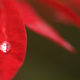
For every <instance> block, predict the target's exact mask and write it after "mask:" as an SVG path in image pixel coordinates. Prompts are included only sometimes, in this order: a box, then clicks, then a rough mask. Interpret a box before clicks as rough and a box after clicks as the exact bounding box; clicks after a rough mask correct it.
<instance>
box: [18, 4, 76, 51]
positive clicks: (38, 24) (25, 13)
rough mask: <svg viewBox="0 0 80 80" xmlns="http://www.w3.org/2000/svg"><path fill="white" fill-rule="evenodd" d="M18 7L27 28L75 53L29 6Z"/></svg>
mask: <svg viewBox="0 0 80 80" xmlns="http://www.w3.org/2000/svg"><path fill="white" fill-rule="evenodd" d="M18 5H19V8H20V11H21V15H22V18H23V20H24V23H25V24H26V26H27V28H29V29H31V30H32V31H34V32H36V33H38V34H40V35H43V36H45V37H47V38H49V39H51V40H52V41H54V42H56V43H58V44H59V45H60V46H62V47H64V48H65V49H67V50H68V51H71V52H74V51H75V49H74V48H73V47H72V46H71V45H70V44H69V43H68V42H67V41H66V40H64V39H63V38H62V37H61V36H60V35H59V34H58V32H57V31H56V30H55V29H54V28H51V26H50V25H49V24H47V23H46V22H45V21H43V20H42V19H41V18H40V16H38V15H37V13H36V12H35V11H34V9H33V8H32V7H31V6H30V4H28V3H26V4H25V3H18Z"/></svg>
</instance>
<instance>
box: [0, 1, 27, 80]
mask: <svg viewBox="0 0 80 80" xmlns="http://www.w3.org/2000/svg"><path fill="white" fill-rule="evenodd" d="M3 7H4V9H5V16H6V17H5V20H4V22H3V24H4V23H5V26H4V27H5V29H6V31H5V33H6V36H7V40H8V42H9V43H10V44H11V50H10V51H9V52H8V53H3V52H2V51H0V80H12V78H13V77H14V76H15V74H16V73H17V71H18V70H19V68H20V67H21V66H22V64H23V62H24V58H25V53H26V41H27V38H26V31H25V28H24V25H23V23H22V20H21V18H20V14H19V12H18V9H17V7H16V4H14V2H12V0H3ZM0 26H1V25H0ZM2 34H3V33H2ZM0 35H1V34H0ZM3 37H4V36H3ZM4 39H6V38H3V39H1V38H0V42H2V41H4Z"/></svg>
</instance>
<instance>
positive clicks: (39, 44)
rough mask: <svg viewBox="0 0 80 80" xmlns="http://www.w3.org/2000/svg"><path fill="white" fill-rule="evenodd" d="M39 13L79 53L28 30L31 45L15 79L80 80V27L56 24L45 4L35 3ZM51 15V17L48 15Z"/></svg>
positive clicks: (29, 44) (28, 45)
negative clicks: (65, 48)
mask: <svg viewBox="0 0 80 80" xmlns="http://www.w3.org/2000/svg"><path fill="white" fill-rule="evenodd" d="M31 3H32V4H33V5H34V7H35V9H36V10H37V11H38V13H39V14H40V15H41V16H42V17H43V18H44V19H45V20H46V22H48V23H49V24H51V25H52V26H55V28H56V29H57V30H58V31H59V33H60V34H61V35H62V36H63V37H64V38H65V39H66V40H67V41H69V42H70V43H71V44H72V45H73V46H74V47H75V48H76V49H77V53H76V54H71V53H70V52H68V51H66V50H64V49H63V48H61V47H60V46H58V45H56V44H54V43H52V42H51V41H49V40H48V39H46V38H44V37H42V36H40V35H38V34H36V33H34V32H32V31H30V30H28V29H26V30H27V35H28V44H27V47H28V49H27V52H26V58H25V62H24V64H23V66H22V67H21V69H20V70H19V72H18V73H17V75H16V76H15V78H14V80H80V30H79V29H77V28H76V27H75V26H74V25H72V24H70V25H69V24H67V25H66V24H64V23H63V24H62V23H56V22H55V23H53V21H52V18H51V16H50V14H49V13H48V12H50V13H51V11H52V10H50V11H47V10H48V8H47V9H46V8H45V7H44V6H43V9H45V11H47V13H46V14H45V12H44V10H42V11H41V9H42V8H41V7H42V5H40V4H36V3H33V2H31ZM48 15H49V16H48Z"/></svg>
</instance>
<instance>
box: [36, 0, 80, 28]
mask: <svg viewBox="0 0 80 80" xmlns="http://www.w3.org/2000/svg"><path fill="white" fill-rule="evenodd" d="M35 1H37V2H39V3H42V4H45V5H47V6H49V7H51V8H53V9H56V10H58V11H60V12H63V13H64V14H65V16H67V17H68V18H69V20H71V21H72V22H73V23H74V24H75V25H76V26H77V27H79V28H80V18H79V16H78V15H77V14H76V13H75V12H74V11H73V10H72V9H70V8H69V7H68V6H66V5H64V4H62V3H60V2H56V1H54V0H35Z"/></svg>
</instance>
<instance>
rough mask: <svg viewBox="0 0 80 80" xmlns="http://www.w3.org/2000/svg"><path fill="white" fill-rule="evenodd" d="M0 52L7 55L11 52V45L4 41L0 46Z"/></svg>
mask: <svg viewBox="0 0 80 80" xmlns="http://www.w3.org/2000/svg"><path fill="white" fill-rule="evenodd" d="M0 50H1V51H2V52H4V53H7V52H8V51H10V50H11V44H10V43H9V42H8V41H3V42H2V43H1V44H0Z"/></svg>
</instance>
